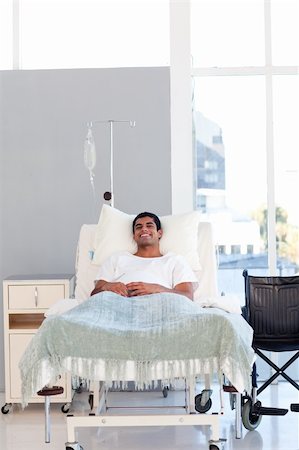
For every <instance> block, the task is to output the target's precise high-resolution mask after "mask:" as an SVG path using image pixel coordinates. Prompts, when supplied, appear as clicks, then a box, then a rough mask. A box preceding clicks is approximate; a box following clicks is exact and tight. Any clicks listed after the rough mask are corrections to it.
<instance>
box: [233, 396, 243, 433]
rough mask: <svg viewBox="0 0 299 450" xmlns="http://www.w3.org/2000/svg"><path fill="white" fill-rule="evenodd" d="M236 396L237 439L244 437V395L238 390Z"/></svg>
mask: <svg viewBox="0 0 299 450" xmlns="http://www.w3.org/2000/svg"><path fill="white" fill-rule="evenodd" d="M234 395H235V396H236V413H235V414H236V415H235V428H236V439H241V438H242V419H241V410H242V404H241V403H242V401H241V400H242V395H241V393H240V392H236V394H234Z"/></svg>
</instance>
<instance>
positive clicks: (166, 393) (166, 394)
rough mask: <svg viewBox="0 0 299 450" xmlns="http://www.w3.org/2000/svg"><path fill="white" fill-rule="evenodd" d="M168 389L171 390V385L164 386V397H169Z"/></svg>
mask: <svg viewBox="0 0 299 450" xmlns="http://www.w3.org/2000/svg"><path fill="white" fill-rule="evenodd" d="M168 391H169V387H168V386H164V388H163V389H162V394H163V397H164V398H166V397H168Z"/></svg>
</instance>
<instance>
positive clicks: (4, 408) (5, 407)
mask: <svg viewBox="0 0 299 450" xmlns="http://www.w3.org/2000/svg"><path fill="white" fill-rule="evenodd" d="M11 407H12V404H11V403H5V405H3V406H2V408H1V412H2V414H8V413H9V411H10V410H11Z"/></svg>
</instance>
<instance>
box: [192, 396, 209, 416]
mask: <svg viewBox="0 0 299 450" xmlns="http://www.w3.org/2000/svg"><path fill="white" fill-rule="evenodd" d="M201 397H202V394H197V395H196V396H195V399H194V400H195V409H196V411H197V412H199V413H206V412H207V411H209V409H211V408H212V400H211V399H210V398H209V399H208V401H207V402H206V404H205V405H202V404H201Z"/></svg>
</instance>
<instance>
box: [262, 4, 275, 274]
mask: <svg viewBox="0 0 299 450" xmlns="http://www.w3.org/2000/svg"><path fill="white" fill-rule="evenodd" d="M264 11H265V16H264V18H265V62H266V76H265V84H266V157H267V210H268V233H267V234H268V237H267V239H268V265H269V273H270V275H273V276H274V275H276V266H277V252H276V214H275V167H274V138H273V134H274V133H273V87H272V77H273V73H272V43H271V2H269V1H268V0H264Z"/></svg>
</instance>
